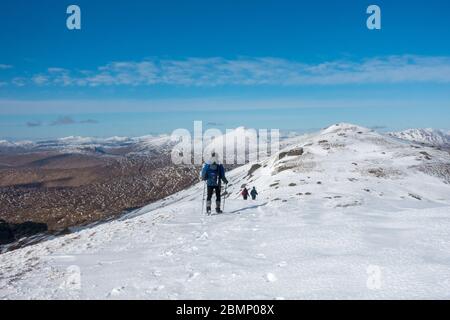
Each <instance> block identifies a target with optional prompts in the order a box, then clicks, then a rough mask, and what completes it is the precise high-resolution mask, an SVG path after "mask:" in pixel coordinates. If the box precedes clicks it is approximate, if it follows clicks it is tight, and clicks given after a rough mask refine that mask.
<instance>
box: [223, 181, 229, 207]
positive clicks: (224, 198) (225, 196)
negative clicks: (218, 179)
mask: <svg viewBox="0 0 450 320" xmlns="http://www.w3.org/2000/svg"><path fill="white" fill-rule="evenodd" d="M227 188H228V183H227V184H225V192H224V193H223V207H222V212H225V200H226V199H227Z"/></svg>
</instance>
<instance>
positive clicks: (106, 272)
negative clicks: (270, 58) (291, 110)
mask: <svg viewBox="0 0 450 320" xmlns="http://www.w3.org/2000/svg"><path fill="white" fill-rule="evenodd" d="M449 163H450V157H449V154H448V153H447V152H444V151H441V150H437V149H435V148H431V147H427V146H420V145H414V144H411V143H409V142H403V141H401V140H399V139H397V138H395V137H390V136H387V135H382V134H379V133H377V132H374V131H372V130H369V129H366V128H363V127H359V126H355V125H351V124H337V125H333V126H331V127H329V128H327V129H324V130H322V131H320V132H318V133H314V134H308V135H305V136H303V137H302V138H301V139H300V138H299V139H296V141H295V142H293V143H292V144H291V145H289V146H286V147H285V148H284V149H282V150H281V151H280V152H279V153H278V154H277V155H274V156H271V157H270V158H267V159H264V160H262V161H259V162H254V163H249V164H247V165H244V166H241V167H239V168H237V169H235V170H233V171H230V172H228V174H227V178H228V180H229V181H230V184H229V186H228V189H227V195H228V197H227V198H226V203H225V213H224V214H222V215H214V216H210V217H206V216H202V215H201V206H202V194H203V188H204V185H203V183H198V184H197V185H195V186H193V187H191V188H189V189H186V190H184V191H181V192H179V193H177V194H175V195H172V196H170V197H167V198H165V199H163V200H160V201H158V202H155V203H153V204H151V205H149V206H147V207H144V208H141V209H139V210H136V211H134V212H132V213H130V214H129V215H127V216H126V217H124V218H122V219H120V220H116V221H112V222H109V223H105V224H102V225H99V226H96V227H94V228H90V229H83V230H80V231H79V232H77V233H75V234H70V235H67V236H62V237H58V238H55V239H53V240H51V241H47V242H44V243H40V244H37V245H34V246H30V247H27V248H23V249H19V250H16V251H13V252H9V253H6V254H3V255H0V274H1V275H2V276H1V277H0V298H8V299H20V298H22V299H23V298H27V299H31V298H44V299H54V298H75V299H77V298H84V299H104V298H106V299H129V298H134V299H243V298H251V299H283V298H287V299H289V298H291V299H295V298H305V299H319V298H321V299H336V298H343V299H350V298H355V299H356V298H359V299H401V298H435V299H436V298H438V299H448V298H450V294H449V292H450V281H449V280H448V279H450V262H449V261H450V252H449V250H448V248H449V247H450V217H449V214H448V213H449V212H450V184H449V183H450V165H449ZM243 186H249V187H252V186H255V187H256V188H257V190H258V193H259V198H258V199H257V200H256V201H244V200H241V198H240V195H239V193H240V190H241V188H242V187H243ZM374 268H375V269H376V270H379V275H378V276H379V277H380V279H379V281H378V285H377V286H373V285H372V282H371V281H370V277H371V276H372V274H371V273H370V270H374ZM74 274H75V276H77V275H78V278H77V277H75V279H77V281H76V283H75V285H74V283H73V282H71V281H70V280H71V279H74V277H73V276H74Z"/></svg>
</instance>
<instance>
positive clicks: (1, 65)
mask: <svg viewBox="0 0 450 320" xmlns="http://www.w3.org/2000/svg"><path fill="white" fill-rule="evenodd" d="M12 67H13V66H11V65H9V64H1V63H0V70H6V69H11V68H12Z"/></svg>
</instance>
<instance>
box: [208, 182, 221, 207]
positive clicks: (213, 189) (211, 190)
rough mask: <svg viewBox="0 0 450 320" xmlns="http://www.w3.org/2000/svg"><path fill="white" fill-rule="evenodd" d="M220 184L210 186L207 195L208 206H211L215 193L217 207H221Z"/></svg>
mask: <svg viewBox="0 0 450 320" xmlns="http://www.w3.org/2000/svg"><path fill="white" fill-rule="evenodd" d="M220 189H221V187H220V186H216V187H210V186H208V193H207V197H206V207H207V208H211V198H212V196H213V193H215V194H216V208H217V209H220Z"/></svg>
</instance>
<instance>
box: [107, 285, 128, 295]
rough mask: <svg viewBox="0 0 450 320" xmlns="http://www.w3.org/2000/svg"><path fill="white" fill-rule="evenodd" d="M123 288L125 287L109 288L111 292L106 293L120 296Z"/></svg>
mask: <svg viewBox="0 0 450 320" xmlns="http://www.w3.org/2000/svg"><path fill="white" fill-rule="evenodd" d="M124 290H125V287H116V288H114V289H112V290H111V292H110V293H109V294H108V296H109V297H117V296H120V295H121V294H122V293H123V291H124Z"/></svg>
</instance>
